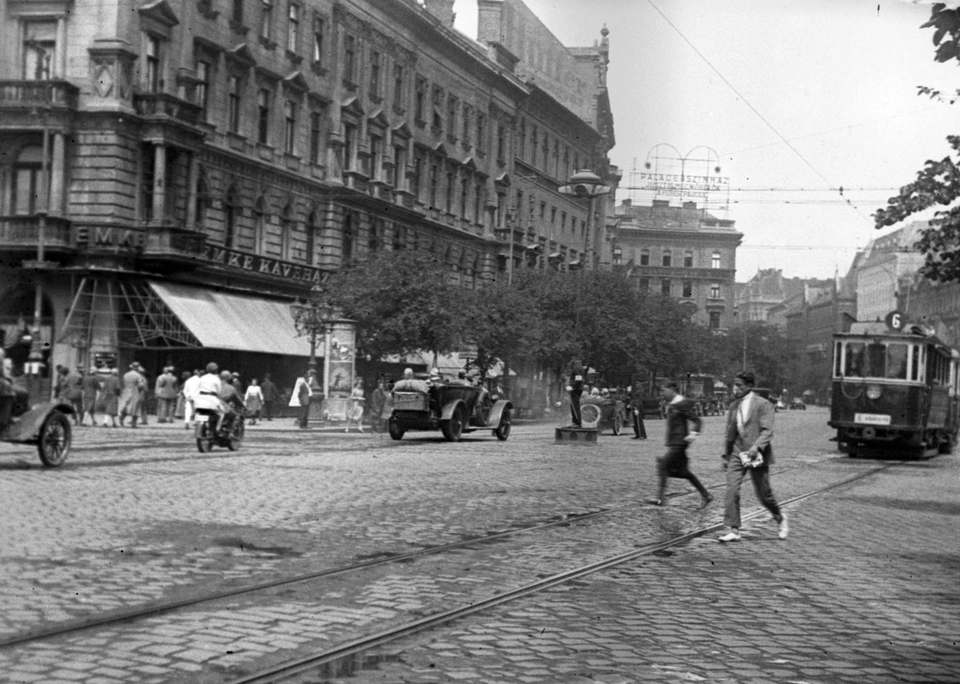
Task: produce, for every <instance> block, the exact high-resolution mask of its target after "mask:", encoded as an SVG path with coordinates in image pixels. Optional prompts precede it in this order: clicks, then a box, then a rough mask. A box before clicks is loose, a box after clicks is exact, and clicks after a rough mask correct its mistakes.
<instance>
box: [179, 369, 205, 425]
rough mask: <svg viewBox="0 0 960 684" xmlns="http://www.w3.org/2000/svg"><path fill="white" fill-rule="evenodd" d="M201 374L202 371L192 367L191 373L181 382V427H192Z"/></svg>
mask: <svg viewBox="0 0 960 684" xmlns="http://www.w3.org/2000/svg"><path fill="white" fill-rule="evenodd" d="M202 375H203V371H201V370H200V369H199V368H194V369H193V375H191V376H190V377H189V378H188V379H187V381H186V382H184V383H183V427H184V428H186V429H187V430H190V429H192V428H193V418H194V415H195V414H196V412H197V393H198V392H199V391H200V377H201V376H202Z"/></svg>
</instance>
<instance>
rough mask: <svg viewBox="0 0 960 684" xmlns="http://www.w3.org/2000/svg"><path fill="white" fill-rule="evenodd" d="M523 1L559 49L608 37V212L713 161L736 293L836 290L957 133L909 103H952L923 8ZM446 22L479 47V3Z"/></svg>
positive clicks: (958, 71) (959, 115)
mask: <svg viewBox="0 0 960 684" xmlns="http://www.w3.org/2000/svg"><path fill="white" fill-rule="evenodd" d="M524 1H525V3H526V5H527V6H528V7H529V8H530V9H531V10H532V11H533V12H534V14H536V15H537V16H538V17H539V18H540V20H541V21H542V22H543V23H544V24H545V25H546V26H547V28H549V29H550V31H551V32H552V33H553V34H554V35H556V36H557V38H558V39H560V41H561V42H562V43H563V44H564V45H567V46H570V47H582V46H589V45H593V44H594V41H596V40H599V39H600V31H601V29H602V28H603V27H604V25H605V26H606V27H607V28H608V29H609V31H610V34H609V41H610V65H609V72H608V77H607V87H608V90H609V95H610V100H611V106H612V109H613V117H614V127H615V134H616V146H615V147H614V148H613V149H612V150H611V151H610V155H609V156H610V159H611V161H612V163H613V164H615V165H616V166H618V167H619V168H620V170H621V172H622V173H623V179H622V181H621V184H620V189H619V190H618V193H617V204H620V202H622V200H623V199H625V198H628V197H630V198H631V199H633V200H634V203H641V202H642V201H643V200H644V199H645V197H646V195H644V194H643V193H640V192H639V191H636V190H633V189H632V188H636V187H638V186H639V183H640V179H639V174H640V173H642V172H644V171H646V168H645V164H646V163H648V162H649V163H651V164H652V165H655V164H664V165H667V166H669V165H671V164H674V165H679V164H681V162H680V161H679V160H680V159H684V160H685V161H684V162H682V164H683V166H684V167H685V168H684V170H685V172H686V173H687V174H690V173H691V172H693V173H697V172H698V171H699V169H700V167H701V166H703V167H704V169H705V170H707V169H710V168H712V165H713V161H714V160H716V162H717V163H716V165H717V166H719V167H720V169H721V171H720V175H721V176H724V177H726V178H729V191H726V192H719V193H713V194H712V195H711V197H710V198H709V205H708V206H709V209H710V211H711V213H713V214H715V215H716V216H718V217H720V218H726V219H732V220H734V221H735V222H736V229H737V230H738V231H739V232H741V233H743V236H744V237H743V243H742V245H741V246H740V248H739V249H738V250H737V281H738V282H745V281H747V280H749V279H750V278H751V277H752V276H753V275H754V274H755V273H756V272H757V270H758V269H770V268H776V269H780V270H781V271H782V272H783V274H784V276H786V277H800V278H830V277H833V276H834V275H835V274H839V275H840V276H843V275H845V273H846V271H847V269H848V268H849V267H850V264H851V262H852V260H853V258H854V255H855V254H856V250H857V249H858V248H861V249H862V248H863V247H865V246H866V245H867V243H868V242H869V241H870V240H871V239H874V238H876V237H878V236H880V235H883V234H886V233H888V232H890V231H891V230H894V229H895V228H896V227H892V228H888V229H884V230H881V231H877V230H876V229H875V228H874V222H873V218H872V214H873V213H874V212H875V211H876V210H877V209H879V208H883V207H884V206H885V205H886V200H887V198H889V197H891V196H892V195H894V194H896V192H897V191H898V189H899V188H900V187H901V186H903V185H905V184H907V183H909V182H911V181H912V180H914V178H915V177H916V173H917V171H919V170H920V169H921V168H922V167H923V165H924V162H925V161H926V160H928V159H942V158H943V157H945V156H947V155H948V153H949V152H950V149H949V147H948V144H947V142H946V137H947V136H948V135H951V134H954V133H960V103H958V104H956V105H953V106H950V105H949V104H946V103H938V102H934V101H932V100H930V99H929V98H928V97H926V96H919V95H918V94H917V87H918V86H920V85H925V86H930V87H933V88H937V89H940V90H941V91H946V92H953V91H956V90H957V89H958V88H960V66H958V63H956V62H952V63H947V64H938V63H937V62H935V61H934V46H933V40H932V39H933V30H931V29H929V28H927V29H921V28H920V26H921V24H923V23H924V22H925V21H927V19H928V18H929V17H930V5H929V4H914V3H912V2H910V1H908V0H882V1H880V2H878V1H877V0H874V1H873V2H867V1H864V0H793V1H792V2H782V1H780V0H524ZM454 10H455V11H456V13H457V19H456V27H457V28H458V29H459V30H460V31H462V32H463V33H465V34H466V35H468V36H469V37H471V38H476V17H477V14H476V0H456V2H455V5H454ZM671 159H673V160H677V161H671ZM691 167H692V169H691ZM840 188H842V189H843V192H842V194H841V192H840ZM930 217H932V215H931V214H924V215H922V216H921V217H918V218H930Z"/></svg>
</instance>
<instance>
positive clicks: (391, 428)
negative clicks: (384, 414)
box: [387, 416, 406, 439]
mask: <svg viewBox="0 0 960 684" xmlns="http://www.w3.org/2000/svg"><path fill="white" fill-rule="evenodd" d="M387 430H388V432H390V437H391V439H403V433H404V432H406V430H404V429H403V426H402V425H401V424H400V421H399V420H398V419H397V418H396V417H394V416H391V417H390V420H389V421H388V422H387Z"/></svg>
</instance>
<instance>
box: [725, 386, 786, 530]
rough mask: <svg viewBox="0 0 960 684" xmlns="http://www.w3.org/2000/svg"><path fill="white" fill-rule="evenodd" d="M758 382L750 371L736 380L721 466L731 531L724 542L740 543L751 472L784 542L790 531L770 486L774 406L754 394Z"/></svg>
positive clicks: (728, 524)
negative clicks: (744, 496) (743, 503)
mask: <svg viewBox="0 0 960 684" xmlns="http://www.w3.org/2000/svg"><path fill="white" fill-rule="evenodd" d="M755 382H756V380H755V378H754V375H753V373H750V372H747V371H744V372H743V373H740V374H739V375H737V377H736V378H735V379H734V381H733V396H734V397H735V399H734V401H733V402H732V403H731V404H730V409H729V411H728V412H727V430H726V449H725V450H724V454H723V463H722V465H721V467H722V468H723V470H725V471H726V473H727V493H726V496H725V497H724V511H723V523H724V524H725V525H726V526H727V527H729V528H730V531H729V532H727V533H726V534H724V535H723V536H721V537H720V541H722V542H733V541H740V485H741V484H742V483H743V478H744V477H745V476H746V474H747V473H750V479H751V480H753V488H754V490H755V491H756V493H757V499H758V500H759V501H760V503H761V504H763V505H764V506H765V507H766V509H767V510H768V511H770V513H771V514H772V515H773V519H774V520H776V521H777V524H778V525H779V527H780V530H779V534H778V536H779V537H780V539H786V538H787V534H788V533H789V531H790V528H789V525H788V524H787V516H786V515H785V514H784V513H783V511H781V510H780V506H779V505H778V504H777V501H776V499H774V498H773V489H772V488H771V487H770V464H771V463H773V447H772V446H771V441H772V440H773V420H774V410H773V404H771V403H770V402H769V401H767V400H766V399H764V398H763V397H761V396H760V395H759V394H757V393H756V392H754V391H753V388H754V384H755Z"/></svg>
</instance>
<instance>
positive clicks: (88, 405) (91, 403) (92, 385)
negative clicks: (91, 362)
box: [80, 366, 101, 427]
mask: <svg viewBox="0 0 960 684" xmlns="http://www.w3.org/2000/svg"><path fill="white" fill-rule="evenodd" d="M100 386H101V383H100V376H99V374H98V372H97V367H96V366H90V372H89V373H87V374H86V375H84V376H83V410H84V414H83V417H82V418H81V419H80V424H81V425H83V424H84V421H85V420H86V418H87V416H90V427H96V425H97V417H96V412H97V395H98V394H99V392H100Z"/></svg>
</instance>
